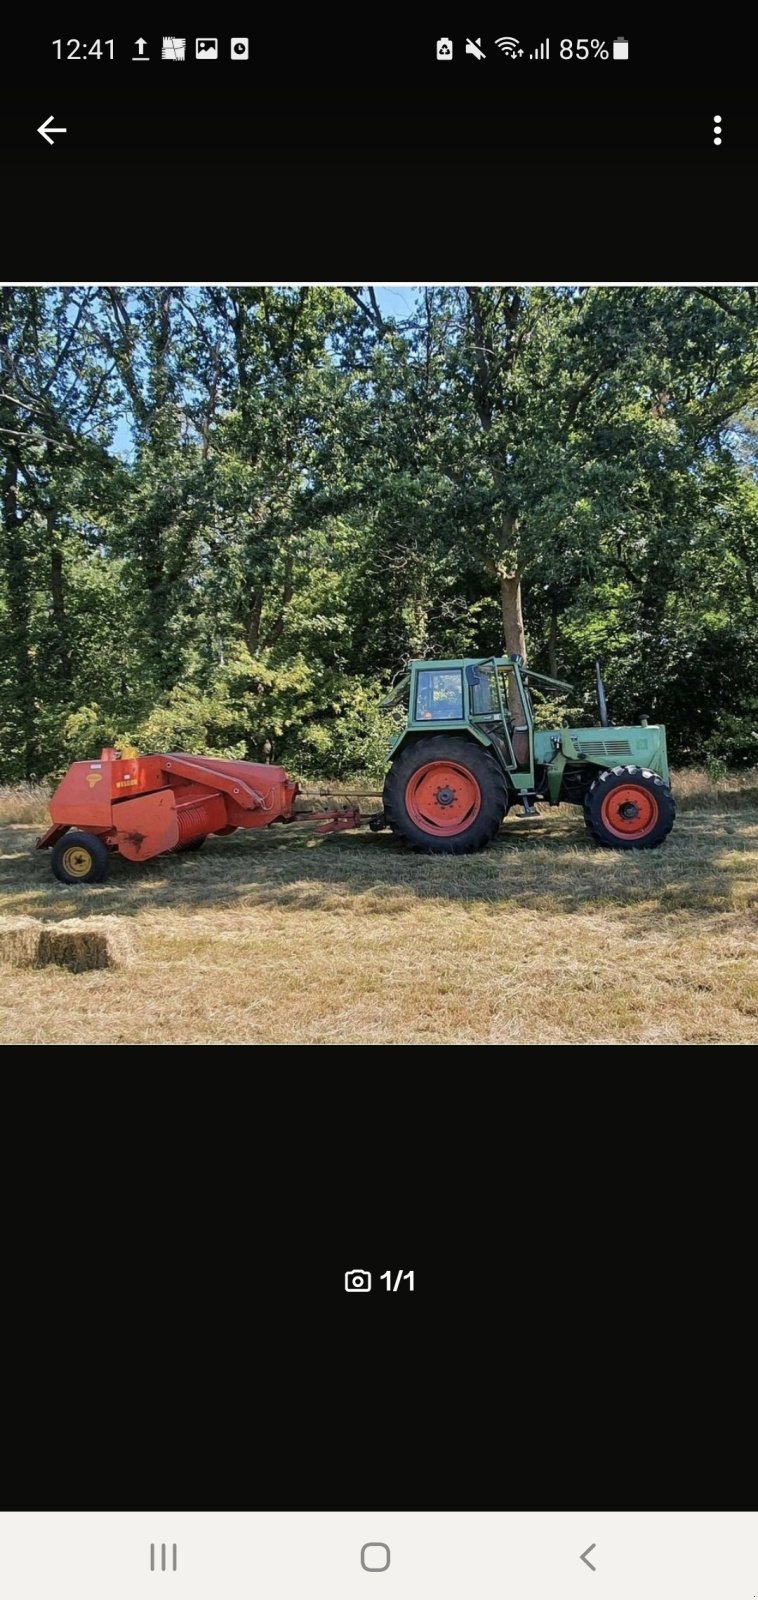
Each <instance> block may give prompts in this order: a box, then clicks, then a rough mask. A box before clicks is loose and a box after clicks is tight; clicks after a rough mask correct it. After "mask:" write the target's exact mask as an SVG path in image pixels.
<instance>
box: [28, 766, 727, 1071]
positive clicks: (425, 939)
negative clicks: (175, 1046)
mask: <svg viewBox="0 0 758 1600" xmlns="http://www.w3.org/2000/svg"><path fill="white" fill-rule="evenodd" d="M674 786H675V792H676V794H677V799H678V802H679V806H680V815H679V817H678V819H677V822H676V824H675V827H674V831H673V833H672V835H671V837H670V839H669V841H668V842H667V844H665V845H664V846H663V848H662V849H660V850H656V851H650V852H648V851H640V852H630V853H628V854H621V853H616V852H614V851H607V850H602V849H599V848H597V847H596V846H594V845H592V844H590V843H589V842H588V840H587V838H586V835H585V831H584V826H583V823H582V821H581V818H580V816H579V813H578V812H575V811H573V810H571V809H563V810H561V811H558V812H555V813H552V814H551V813H550V812H549V811H547V810H545V811H544V812H543V816H542V817H541V819H539V820H531V819H530V820H527V819H525V818H522V817H520V816H518V815H517V814H516V813H515V812H514V813H512V814H511V817H510V818H509V820H508V821H507V822H506V823H505V824H504V826H503V828H502V829H501V832H500V835H499V837H498V839H497V841H496V842H495V844H494V846H493V847H492V848H491V849H490V850H488V851H485V852H484V853H483V854H482V855H479V856H469V857H463V858H461V859H455V858H444V857H432V856H415V855H412V854H410V853H407V852H405V851H403V850H402V849H401V848H399V847H398V845H397V844H395V842H394V841H393V840H392V838H391V836H390V835H389V834H387V833H382V834H377V835H374V834H371V833H369V832H368V831H367V830H365V831H362V832H355V833H345V834H337V835H335V836H333V837H331V838H325V839H315V838H314V837H313V836H312V834H310V833H309V832H308V831H307V830H306V829H304V828H301V829H293V828H289V829H288V828H284V827H279V828H272V829H271V830H269V831H267V832H261V833H260V834H255V833H249V834H241V833H240V834H235V835H232V836H231V837H229V838H226V839H211V840H209V841H208V843H207V844H206V846H205V848H204V849H203V850H202V851H199V852H197V853H192V852H190V853H188V854H184V855H175V856H167V857H163V858H161V859H158V860H156V861H153V862H148V863H146V864H145V865H144V866H141V867H134V866H131V865H130V864H129V863H127V862H124V861H121V860H119V859H115V860H114V861H113V862H112V865H111V871H110V875H109V879H108V882H107V884H105V885H103V886H101V887H98V888H90V889H77V888H65V887H64V886H63V885H61V884H59V883H57V882H56V881H55V879H54V878H53V877H52V875H51V872H50V862H49V856H48V855H47V853H41V852H35V851H34V849H33V848H32V847H33V844H34V839H35V835H36V833H37V832H38V831H39V828H40V826H41V825H42V824H43V822H44V798H45V797H44V792H43V791H33V790H28V791H26V793H25V794H24V795H20V794H19V791H17V790H12V791H10V790H9V791H0V913H1V914H2V915H4V916H6V917H7V916H17V917H29V916H31V917H33V918H35V919H40V920H42V919H44V920H45V921H46V922H53V923H54V922H57V921H58V920H60V921H70V919H71V918H73V917H78V918H81V919H83V921H86V919H88V918H93V917H95V918H98V919H99V918H103V917H110V918H115V919H118V922H119V925H123V926H124V927H125V928H128V948H129V951H130V955H129V960H128V963H127V964H126V965H124V966H120V967H118V968H115V969H114V970H100V971H83V972H74V971H69V970H67V969H65V968H63V967H60V966H55V965H47V966H43V967H40V968H31V969H30V968H24V967H14V966H12V965H6V966H5V967H4V970H3V975H2V985H1V986H0V1040H2V1041H3V1042H5V1043H11V1042H24V1043H46V1044H55V1043H82V1042H86V1043H97V1044H106V1043H120V1044H142V1043H145V1044H162V1043H168V1042H180V1043H188V1042H198V1043H208V1042H212V1043H226V1042H237V1043H247V1044H268V1043H287V1044H328V1045H333V1044H355V1043H361V1044H398V1043H411V1044H446V1043H479V1044H496V1045H497V1044H560V1043H563V1042H565V1041H569V1040H574V1041H577V1042H582V1043H586V1044H615V1043H619V1042H621V1041H624V1042H629V1043H641V1044H647V1043H650V1044H667V1043H682V1042H688V1043H696V1044H715V1043H721V1042H731V1043H743V1044H747V1043H751V1042H755V1041H756V1040H757V1039H758V954H757V951H758V937H757V934H758V778H757V777H756V775H755V774H753V775H749V774H746V775H744V777H742V778H734V779H727V780H725V782H724V783H723V784H718V785H713V784H711V783H710V782H709V780H708V779H707V778H706V776H705V775H704V774H699V773H688V774H682V775H679V776H678V777H677V778H676V779H675V780H674ZM19 813H20V814H19ZM1 946H2V939H0V947H1ZM1 959H2V950H1V948H0V960H1ZM543 1059H544V1058H543Z"/></svg>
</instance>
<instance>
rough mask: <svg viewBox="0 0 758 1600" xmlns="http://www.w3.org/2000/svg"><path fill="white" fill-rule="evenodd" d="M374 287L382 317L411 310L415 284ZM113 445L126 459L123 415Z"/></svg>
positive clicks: (127, 434)
mask: <svg viewBox="0 0 758 1600" xmlns="http://www.w3.org/2000/svg"><path fill="white" fill-rule="evenodd" d="M375 288H376V298H377V300H378V302H379V310H380V311H381V313H382V316H383V317H406V316H408V315H409V313H410V312H411V311H412V310H413V301H414V296H415V294H416V286H415V285H414V284H399V285H398V284H388V283H382V284H377V285H375ZM114 447H115V450H116V453H117V454H118V455H120V456H124V457H125V458H126V459H128V458H129V456H130V455H131V453H132V434H131V429H130V427H129V423H128V421H127V419H126V418H125V417H124V418H122V420H121V421H120V422H119V423H118V424H117V427H116V433H115V437H114Z"/></svg>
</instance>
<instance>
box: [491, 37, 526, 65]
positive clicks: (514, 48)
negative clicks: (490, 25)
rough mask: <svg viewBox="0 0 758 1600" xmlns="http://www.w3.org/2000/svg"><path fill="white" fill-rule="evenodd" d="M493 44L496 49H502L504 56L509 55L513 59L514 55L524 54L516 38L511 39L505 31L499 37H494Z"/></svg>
mask: <svg viewBox="0 0 758 1600" xmlns="http://www.w3.org/2000/svg"><path fill="white" fill-rule="evenodd" d="M495 44H496V45H497V47H498V50H502V52H503V55H504V56H510V57H511V60H513V61H515V59H516V56H522V55H523V54H524V52H523V50H521V49H520V48H519V42H518V39H511V37H510V35H509V34H507V33H504V34H503V35H502V37H501V38H500V39H496V40H495Z"/></svg>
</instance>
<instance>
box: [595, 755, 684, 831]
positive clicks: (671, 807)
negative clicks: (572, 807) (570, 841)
mask: <svg viewBox="0 0 758 1600" xmlns="http://www.w3.org/2000/svg"><path fill="white" fill-rule="evenodd" d="M675 816H676V805H675V803H674V797H673V795H672V793H671V790H670V788H669V786H668V784H667V783H664V781H663V779H662V778H659V777H658V774H657V773H655V772H648V771H647V770H646V769H644V768H643V767H614V768H613V771H612V772H601V773H600V775H599V777H597V778H596V779H595V782H594V783H593V784H591V785H590V787H589V789H588V790H587V793H586V795H585V797H584V820H585V822H586V824H587V827H588V829H589V831H590V833H591V834H592V835H593V838H595V839H597V841H598V843H599V844H604V845H607V846H608V847H609V848H610V849H613V850H654V849H655V847H656V845H659V844H663V841H664V839H665V838H666V836H667V835H668V834H669V833H670V832H671V829H672V828H673V826H674V818H675Z"/></svg>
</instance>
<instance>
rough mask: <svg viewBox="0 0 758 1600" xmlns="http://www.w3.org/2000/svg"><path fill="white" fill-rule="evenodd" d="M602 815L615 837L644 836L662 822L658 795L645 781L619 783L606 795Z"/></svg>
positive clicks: (639, 837) (637, 837) (631, 837)
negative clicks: (644, 784)
mask: <svg viewBox="0 0 758 1600" xmlns="http://www.w3.org/2000/svg"><path fill="white" fill-rule="evenodd" d="M600 818H601V821H602V823H603V826H604V827H605V828H607V829H608V832H609V833H612V834H613V837H614V839H644V838H645V835H646V834H648V833H651V832H652V830H653V828H654V827H655V824H656V822H657V821H658V797H657V795H655V794H652V793H651V791H650V790H649V789H644V788H643V786H642V784H641V783H619V784H617V785H616V787H615V788H614V789H611V790H610V792H609V793H608V794H606V795H604V796H603V803H602V805H601V807H600Z"/></svg>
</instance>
